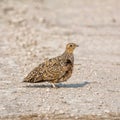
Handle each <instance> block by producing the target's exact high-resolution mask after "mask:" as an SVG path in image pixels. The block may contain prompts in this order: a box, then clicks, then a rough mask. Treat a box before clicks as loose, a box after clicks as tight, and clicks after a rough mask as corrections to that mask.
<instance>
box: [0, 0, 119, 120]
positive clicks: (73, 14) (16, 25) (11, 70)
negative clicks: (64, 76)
mask: <svg viewBox="0 0 120 120" xmlns="http://www.w3.org/2000/svg"><path fill="white" fill-rule="evenodd" d="M119 13H120V1H119V0H104V1H101V0H92V1H91V0H75V1H74V0H64V1H62V0H61V1H60V0H54V1H50V0H1V1H0V116H1V119H2V118H4V119H8V118H9V116H14V117H15V116H18V119H26V120H27V119H30V118H31V119H32V117H31V114H33V116H35V115H37V117H36V118H33V119H37V118H38V116H46V115H48V116H49V118H51V120H52V118H53V119H59V118H60V119H62V118H64V119H65V118H66V119H68V118H71V119H79V118H80V117H79V116H85V118H86V116H87V118H86V119H88V118H89V119H94V116H92V115H98V116H99V115H100V116H104V115H106V114H112V116H116V117H117V115H118V117H117V118H116V119H120V117H119V116H120V115H119V113H120V15H119ZM69 42H75V43H77V44H79V48H77V49H76V50H75V67H74V72H73V75H72V77H71V78H70V79H69V80H68V81H67V82H66V83H61V84H58V86H59V88H58V89H53V88H51V85H50V84H49V83H42V84H39V83H38V84H30V83H23V82H22V81H23V78H24V77H25V76H26V75H27V74H28V73H29V72H30V71H31V70H32V69H33V68H34V67H35V66H37V65H38V64H39V63H41V62H43V61H44V59H45V58H51V57H55V56H57V55H60V54H61V53H62V52H63V51H64V49H65V46H66V43H69ZM113 114H114V115H113ZM21 115H23V116H22V118H21V117H19V116H21ZM27 115H30V116H27ZM24 116H27V117H24ZM53 116H54V117H53ZM55 116H57V117H58V118H56V117H55ZM61 116H62V117H61ZM77 116H78V117H77ZM88 116H89V117H88ZM91 116H92V117H91ZM98 116H96V118H95V119H105V118H99V117H98ZM108 116H109V119H110V118H111V119H112V120H113V119H114V118H115V117H112V116H111V115H108ZM43 118H44V117H43ZM10 119H13V118H10ZM15 119H16V118H15ZM46 119H47V118H46ZM81 119H82V118H81Z"/></svg>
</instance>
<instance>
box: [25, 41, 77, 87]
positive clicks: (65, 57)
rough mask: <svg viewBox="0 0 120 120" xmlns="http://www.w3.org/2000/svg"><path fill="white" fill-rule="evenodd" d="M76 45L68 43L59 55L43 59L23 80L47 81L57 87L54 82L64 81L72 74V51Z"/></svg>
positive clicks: (30, 81)
mask: <svg viewBox="0 0 120 120" xmlns="http://www.w3.org/2000/svg"><path fill="white" fill-rule="evenodd" d="M76 47H78V45H77V44H75V43H68V44H67V45H66V49H65V51H64V52H63V53H62V54H61V55H59V56H57V57H54V58H50V59H45V60H44V62H43V63H41V64H39V65H38V66H37V67H35V68H34V69H33V70H32V71H31V72H30V73H29V74H28V75H27V76H26V77H25V78H24V80H23V82H29V83H39V82H49V83H51V85H52V87H53V88H57V87H56V85H55V83H60V82H65V81H67V80H68V79H69V78H70V77H71V75H72V72H73V67H74V54H73V52H74V50H75V48H76Z"/></svg>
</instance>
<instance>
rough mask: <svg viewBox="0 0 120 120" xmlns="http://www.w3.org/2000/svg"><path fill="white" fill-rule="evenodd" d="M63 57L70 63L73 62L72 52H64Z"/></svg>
mask: <svg viewBox="0 0 120 120" xmlns="http://www.w3.org/2000/svg"><path fill="white" fill-rule="evenodd" d="M63 56H64V58H65V59H69V60H70V61H71V62H72V63H73V62H74V55H73V52H72V53H70V52H67V51H65V52H64V53H63Z"/></svg>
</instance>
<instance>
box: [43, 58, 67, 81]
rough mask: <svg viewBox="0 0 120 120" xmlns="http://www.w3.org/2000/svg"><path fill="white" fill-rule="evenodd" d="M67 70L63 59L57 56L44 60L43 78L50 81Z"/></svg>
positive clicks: (58, 77)
mask: <svg viewBox="0 0 120 120" xmlns="http://www.w3.org/2000/svg"><path fill="white" fill-rule="evenodd" d="M67 70H68V68H67V66H66V64H65V61H64V60H63V59H59V57H56V58H53V59H49V60H47V61H46V62H45V67H44V73H43V76H42V77H43V79H44V80H47V81H52V80H55V79H60V78H61V77H62V76H64V75H65V73H66V71H67Z"/></svg>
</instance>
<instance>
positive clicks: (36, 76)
mask: <svg viewBox="0 0 120 120" xmlns="http://www.w3.org/2000/svg"><path fill="white" fill-rule="evenodd" d="M44 65H45V64H44V63H42V64H40V65H39V66H38V67H35V68H34V69H33V70H32V71H31V72H30V73H29V74H28V75H27V76H26V77H25V78H24V82H40V81H42V73H43V69H42V68H43V67H44Z"/></svg>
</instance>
